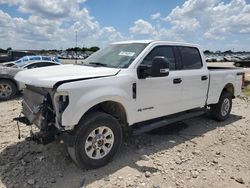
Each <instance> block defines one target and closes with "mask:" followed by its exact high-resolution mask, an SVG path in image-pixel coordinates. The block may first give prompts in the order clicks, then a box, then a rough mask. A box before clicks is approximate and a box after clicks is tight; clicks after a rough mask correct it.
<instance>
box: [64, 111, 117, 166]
mask: <svg viewBox="0 0 250 188" xmlns="http://www.w3.org/2000/svg"><path fill="white" fill-rule="evenodd" d="M78 126H79V128H78V130H77V131H76V134H75V143H74V145H73V147H69V148H68V151H69V154H70V156H71V158H72V159H73V160H74V161H75V162H76V163H77V164H78V165H79V166H80V167H81V168H87V169H89V168H97V167H100V166H103V165H106V164H107V163H108V162H109V161H110V160H111V159H112V158H113V157H114V155H115V154H116V152H117V150H118V149H119V147H120V145H121V143H122V128H121V125H120V124H119V122H118V121H117V120H116V119H115V118H114V117H113V116H111V115H109V114H106V113H102V112H94V113H92V114H90V115H88V116H87V117H86V118H84V119H83V120H81V121H80V123H79V125H78Z"/></svg>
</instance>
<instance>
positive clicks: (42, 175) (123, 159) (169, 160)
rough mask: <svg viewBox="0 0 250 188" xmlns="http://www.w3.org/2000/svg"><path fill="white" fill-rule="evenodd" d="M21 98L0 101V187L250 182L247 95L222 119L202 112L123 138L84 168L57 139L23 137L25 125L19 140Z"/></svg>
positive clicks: (246, 184)
mask: <svg viewBox="0 0 250 188" xmlns="http://www.w3.org/2000/svg"><path fill="white" fill-rule="evenodd" d="M20 103H21V100H20V99H15V100H12V101H8V102H1V103H0V138H1V139H0V152H1V153H0V188H5V187H8V188H12V187H18V188H19V187H20V188H22V187H27V188H31V187H34V188H40V187H41V188H42V187H56V188H57V187H58V188H59V187H60V188H69V187H70V188H71V187H72V188H80V187H82V188H83V187H151V188H157V187H162V188H165V187H232V188H236V187H250V115H249V114H250V98H247V97H240V98H238V99H236V100H234V104H233V110H232V115H231V116H230V118H229V119H228V120H227V121H225V122H216V121H214V120H211V119H209V118H208V117H207V116H202V117H198V118H194V119H190V120H186V121H183V122H180V123H176V124H173V125H170V126H167V127H164V128H161V129H158V130H155V131H153V132H151V133H147V134H143V135H141V136H139V137H131V138H128V139H127V140H126V142H125V143H124V144H123V146H122V148H121V149H120V152H119V153H118V154H117V155H116V157H115V159H114V160H113V161H112V162H111V163H109V164H108V165H106V166H104V167H102V168H99V169H95V170H89V171H86V170H81V169H79V168H77V167H76V166H75V165H74V163H73V162H72V161H71V160H70V158H69V157H68V155H67V153H66V152H65V148H64V146H63V145H62V144H59V143H52V144H49V145H46V146H43V145H37V144H35V143H33V142H29V141H25V140H24V137H25V136H27V135H28V134H29V130H30V128H29V127H24V126H21V134H22V138H21V140H18V138H17V128H16V123H15V122H14V121H13V120H12V118H14V117H17V116H18V115H19V114H20V110H21V108H20V106H21V105H20Z"/></svg>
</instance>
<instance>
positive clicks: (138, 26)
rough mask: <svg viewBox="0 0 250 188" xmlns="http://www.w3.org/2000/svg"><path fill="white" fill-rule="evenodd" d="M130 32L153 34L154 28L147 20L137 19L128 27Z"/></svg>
mask: <svg viewBox="0 0 250 188" xmlns="http://www.w3.org/2000/svg"><path fill="white" fill-rule="evenodd" d="M129 31H130V33H135V34H143V35H153V34H154V33H155V28H154V27H153V26H152V25H151V24H150V23H149V22H147V21H145V20H143V19H139V20H137V21H135V22H134V26H133V27H131V28H130V29H129Z"/></svg>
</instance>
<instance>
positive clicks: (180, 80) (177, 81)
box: [173, 78, 182, 84]
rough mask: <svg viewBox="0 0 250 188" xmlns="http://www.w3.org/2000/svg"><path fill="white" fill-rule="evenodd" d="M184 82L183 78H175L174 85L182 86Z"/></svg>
mask: <svg viewBox="0 0 250 188" xmlns="http://www.w3.org/2000/svg"><path fill="white" fill-rule="evenodd" d="M181 82H182V79H181V78H175V79H174V80H173V83H174V84H180V83H181Z"/></svg>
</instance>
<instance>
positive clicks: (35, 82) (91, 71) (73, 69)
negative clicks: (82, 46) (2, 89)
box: [15, 65, 120, 88]
mask: <svg viewBox="0 0 250 188" xmlns="http://www.w3.org/2000/svg"><path fill="white" fill-rule="evenodd" d="M119 70H120V69H115V68H105V67H92V66H83V65H60V66H51V67H43V68H36V69H30V70H24V71H21V72H19V73H17V75H16V76H15V80H16V81H18V82H21V83H24V84H27V85H32V86H37V87H45V88H52V87H53V86H54V85H55V84H56V83H63V82H69V81H76V80H81V79H90V78H96V77H105V76H113V75H115V74H117V73H118V72H119Z"/></svg>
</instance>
